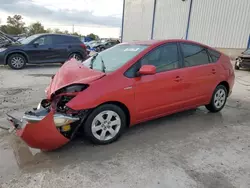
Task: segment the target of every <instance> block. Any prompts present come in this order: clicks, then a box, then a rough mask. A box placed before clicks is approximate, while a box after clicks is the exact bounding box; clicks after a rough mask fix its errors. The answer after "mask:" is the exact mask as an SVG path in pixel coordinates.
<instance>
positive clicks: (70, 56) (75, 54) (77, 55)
mask: <svg viewBox="0 0 250 188" xmlns="http://www.w3.org/2000/svg"><path fill="white" fill-rule="evenodd" d="M71 58H75V59H76V60H78V61H82V60H83V57H82V55H81V54H79V53H72V54H70V55H69V59H71Z"/></svg>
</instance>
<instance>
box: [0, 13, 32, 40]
mask: <svg viewBox="0 0 250 188" xmlns="http://www.w3.org/2000/svg"><path fill="white" fill-rule="evenodd" d="M22 20H23V18H22V16H21V15H14V16H13V17H10V16H8V18H7V24H6V25H2V26H1V27H0V29H1V31H3V32H5V33H7V34H11V35H17V34H22V33H25V32H26V31H27V28H26V27H25V23H24V22H23V21H22Z"/></svg>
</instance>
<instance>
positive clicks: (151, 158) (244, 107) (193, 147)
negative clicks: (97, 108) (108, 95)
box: [0, 65, 250, 188]
mask: <svg viewBox="0 0 250 188" xmlns="http://www.w3.org/2000/svg"><path fill="white" fill-rule="evenodd" d="M58 68H59V66H58V65H52V66H39V67H37V66H29V67H27V68H26V69H24V70H20V71H13V70H10V69H8V68H5V67H0V86H1V90H0V104H1V105H0V125H1V126H8V122H6V120H5V113H10V114H13V115H17V116H21V115H22V113H23V112H24V111H26V110H28V109H29V108H32V107H35V106H36V105H37V103H38V102H39V101H40V99H41V98H43V97H44V89H45V87H46V86H47V85H48V83H49V80H50V76H51V75H52V74H54V73H55V72H56V71H57V69H58ZM236 77H237V79H236V83H235V87H234V90H233V94H232V96H231V97H230V98H229V99H228V102H227V105H226V106H225V108H224V110H223V111H222V112H220V113H217V114H212V113H208V112H207V110H206V109H205V108H204V107H200V108H198V109H196V110H190V111H186V112H182V113H178V114H174V115H171V116H168V117H165V118H160V119H158V120H154V121H150V122H147V123H143V124H140V125H137V126H135V127H133V128H131V129H129V130H128V131H127V132H126V133H125V134H124V135H123V136H122V137H121V139H120V140H119V141H117V142H115V143H113V144H110V145H106V146H94V145H92V144H90V143H89V142H87V141H86V140H85V139H83V138H77V139H75V140H74V141H72V142H71V143H70V144H68V145H66V146H65V147H63V148H61V149H59V150H57V151H54V152H48V153H46V152H40V151H39V150H35V149H31V148H29V147H27V146H26V145H25V144H24V143H23V142H22V141H21V140H20V139H18V138H17V137H16V136H15V135H10V134H8V133H7V132H5V131H0V187H1V188H9V187H13V188H21V187H25V188H36V187H38V188H51V187H53V188H57V187H58V188H59V187H60V188H62V187H69V188H71V187H75V188H78V187H79V188H83V187H91V188H97V187H106V188H108V187H113V188H118V187H119V188H120V187H121V188H123V187H124V188H128V187H133V188H135V187H143V188H147V187H149V188H152V187H153V188H189V187H190V188H195V187H198V188H233V187H236V188H249V187H250V116H249V114H250V112H249V110H250V92H249V91H250V74H249V72H248V71H244V70H241V71H237V72H236Z"/></svg>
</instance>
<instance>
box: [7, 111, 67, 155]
mask: <svg viewBox="0 0 250 188" xmlns="http://www.w3.org/2000/svg"><path fill="white" fill-rule="evenodd" d="M54 115H55V114H54V112H52V111H51V112H48V114H47V115H46V116H45V117H44V118H43V119H41V120H40V121H37V122H34V123H27V124H25V123H24V122H22V121H20V120H17V119H16V118H14V117H12V116H9V115H8V120H9V121H10V122H11V123H12V125H13V126H14V129H15V131H16V134H17V135H18V136H19V137H20V138H22V140H23V141H24V142H26V143H27V145H29V146H30V147H32V148H37V149H41V150H46V151H50V150H55V149H57V148H59V147H61V146H63V145H65V144H66V143H68V142H69V141H70V139H68V138H66V137H65V136H63V135H62V134H61V133H60V132H59V130H58V128H57V127H56V125H55V123H54V117H55V116H54Z"/></svg>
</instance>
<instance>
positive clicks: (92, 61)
mask: <svg viewBox="0 0 250 188" xmlns="http://www.w3.org/2000/svg"><path fill="white" fill-rule="evenodd" d="M97 56H98V53H96V54H95V55H93V57H92V58H91V60H90V65H89V68H91V69H93V64H94V61H95V59H96V57H97Z"/></svg>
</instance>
